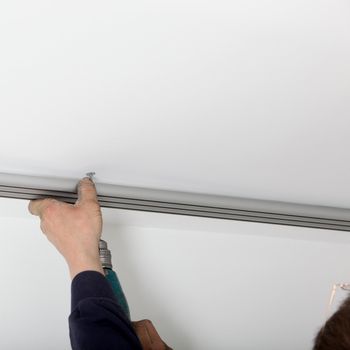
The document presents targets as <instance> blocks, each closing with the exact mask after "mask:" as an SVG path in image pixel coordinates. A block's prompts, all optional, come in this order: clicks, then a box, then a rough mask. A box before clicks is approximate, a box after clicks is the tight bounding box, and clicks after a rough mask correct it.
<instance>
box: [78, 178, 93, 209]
mask: <svg viewBox="0 0 350 350" xmlns="http://www.w3.org/2000/svg"><path fill="white" fill-rule="evenodd" d="M89 201H95V202H97V193H96V188H95V184H94V183H93V182H92V181H91V180H90V178H89V177H84V178H83V179H82V180H80V181H79V184H78V199H77V201H76V204H84V202H89Z"/></svg>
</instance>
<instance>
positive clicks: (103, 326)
mask: <svg viewBox="0 0 350 350" xmlns="http://www.w3.org/2000/svg"><path fill="white" fill-rule="evenodd" d="M71 308H72V309H71V314H70V316H69V319H68V320H69V336H70V341H71V345H72V349H73V350H117V349H118V350H129V349H135V350H142V347H141V344H140V342H139V340H138V338H137V335H136V333H135V332H134V329H133V328H132V326H131V323H130V321H129V320H128V319H127V318H126V316H125V314H124V312H123V310H122V308H121V307H120V306H119V304H118V301H117V299H116V297H115V296H114V293H113V290H112V288H111V286H110V284H109V282H108V281H107V280H106V278H105V277H104V276H103V275H102V274H101V273H99V272H96V271H84V272H80V273H79V274H78V275H76V276H75V277H74V279H73V281H72V305H71Z"/></svg>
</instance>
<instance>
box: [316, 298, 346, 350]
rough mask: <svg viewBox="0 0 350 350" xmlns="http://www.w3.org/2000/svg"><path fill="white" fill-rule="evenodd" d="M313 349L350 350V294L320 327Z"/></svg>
mask: <svg viewBox="0 0 350 350" xmlns="http://www.w3.org/2000/svg"><path fill="white" fill-rule="evenodd" d="M313 350H350V296H348V297H347V298H346V299H345V301H344V302H343V303H342V304H341V306H340V307H339V309H338V310H337V311H336V312H335V313H334V314H333V315H332V317H330V318H329V319H328V320H327V322H326V323H325V325H324V326H323V327H322V328H321V329H320V331H319V332H318V334H317V336H316V338H315V343H314V348H313Z"/></svg>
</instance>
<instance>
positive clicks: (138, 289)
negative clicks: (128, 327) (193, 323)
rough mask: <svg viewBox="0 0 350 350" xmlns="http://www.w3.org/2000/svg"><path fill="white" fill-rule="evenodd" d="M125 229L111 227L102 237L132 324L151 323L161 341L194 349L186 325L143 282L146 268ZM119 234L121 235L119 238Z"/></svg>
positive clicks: (148, 285)
mask: <svg viewBox="0 0 350 350" xmlns="http://www.w3.org/2000/svg"><path fill="white" fill-rule="evenodd" d="M122 229H123V228H121V227H118V226H116V225H108V224H107V225H105V226H104V231H103V235H102V236H103V239H105V240H106V241H107V243H108V247H109V249H110V250H111V253H112V263H113V269H114V270H115V272H116V273H117V275H118V277H119V279H120V283H121V284H122V287H123V290H124V293H125V295H126V298H127V300H128V303H129V307H130V313H131V318H132V320H133V321H138V320H140V319H150V320H151V321H152V322H153V324H154V326H155V327H156V329H157V331H158V333H159V334H160V336H161V338H162V339H163V340H164V341H165V342H166V343H167V344H168V345H169V346H171V347H173V348H175V349H192V348H194V347H193V344H191V338H190V337H189V336H188V335H187V334H186V330H185V329H184V328H183V326H182V324H181V323H179V322H178V321H177V320H176V319H174V318H173V317H172V315H171V314H169V313H167V308H166V306H164V305H162V303H161V302H159V301H158V300H156V299H155V295H154V294H153V293H152V290H153V285H152V281H150V283H149V284H147V285H146V284H145V283H144V282H142V281H143V280H144V278H142V274H143V266H142V265H141V264H140V262H139V261H138V260H136V259H135V258H134V257H135V250H134V249H133V247H132V246H131V245H132V244H131V243H132V242H130V241H128V240H127V239H126V234H123V233H121V231H122ZM116 231H119V234H118V232H116ZM148 274H149V272H148ZM160 283H161V282H160ZM154 288H157V286H156V285H155V286H154ZM169 299H170V296H169Z"/></svg>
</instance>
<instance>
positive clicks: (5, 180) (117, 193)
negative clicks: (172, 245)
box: [0, 173, 350, 231]
mask: <svg viewBox="0 0 350 350" xmlns="http://www.w3.org/2000/svg"><path fill="white" fill-rule="evenodd" d="M40 180H41V181H40ZM77 181H78V180H73V179H64V180H62V179H60V180H58V179H54V178H39V177H31V176H28V177H27V176H21V175H11V174H1V173H0V197H6V198H17V199H27V200H30V199H39V198H47V197H53V198H57V199H59V200H62V201H65V202H68V203H74V202H75V200H76V199H77V194H76V191H75V186H76V183H77ZM25 183H27V185H25ZM38 184H40V185H39V186H38ZM45 187H46V188H45ZM57 188H62V190H58V189H57ZM96 188H97V191H98V193H100V194H99V195H98V200H99V203H100V205H101V206H102V207H105V208H117V209H128V210H138V211H146V212H157V213H167V214H177V215H190V216H200V217H207V218H216V219H226V220H239V221H249V222H259V223H267V224H278V225H288V226H301V227H312V228H321V229H329V230H339V231H350V210H349V209H344V208H334V207H325V206H312V205H305V204H295V203H285V202H275V201H263V200H254V199H244V198H232V197H224V196H211V195H202V194H196V193H185V192H174V191H165V190H155V189H145V188H136V187H126V186H117V185H105V184H96ZM107 193H109V195H107Z"/></svg>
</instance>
